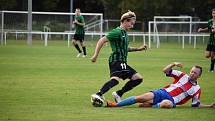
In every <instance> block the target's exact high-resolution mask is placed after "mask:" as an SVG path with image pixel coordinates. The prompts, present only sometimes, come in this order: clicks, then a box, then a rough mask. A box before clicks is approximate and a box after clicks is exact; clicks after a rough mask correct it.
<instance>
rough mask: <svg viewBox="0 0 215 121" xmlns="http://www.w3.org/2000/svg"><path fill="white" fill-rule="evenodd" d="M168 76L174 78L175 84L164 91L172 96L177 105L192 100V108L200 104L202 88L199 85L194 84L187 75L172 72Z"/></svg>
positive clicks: (175, 71) (166, 87)
mask: <svg viewBox="0 0 215 121" xmlns="http://www.w3.org/2000/svg"><path fill="white" fill-rule="evenodd" d="M166 75H167V76H170V77H173V78H174V82H173V83H172V84H170V85H167V86H165V87H164V89H165V90H166V91H167V92H168V93H169V94H170V95H171V96H172V98H173V99H174V102H175V104H176V105H181V104H184V103H186V102H187V101H188V100H189V99H191V98H192V106H196V105H197V106H198V105H199V104H200V100H199V99H200V95H201V88H200V86H199V85H198V84H197V83H192V82H191V80H190V78H189V76H188V75H187V74H185V73H183V72H181V71H177V70H171V71H170V72H169V73H168V74H166Z"/></svg>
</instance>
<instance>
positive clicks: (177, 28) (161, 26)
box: [148, 16, 207, 48]
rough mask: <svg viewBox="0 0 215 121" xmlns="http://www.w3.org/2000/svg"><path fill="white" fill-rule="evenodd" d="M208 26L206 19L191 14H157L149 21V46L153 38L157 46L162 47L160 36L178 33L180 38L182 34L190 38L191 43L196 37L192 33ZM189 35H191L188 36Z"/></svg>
mask: <svg viewBox="0 0 215 121" xmlns="http://www.w3.org/2000/svg"><path fill="white" fill-rule="evenodd" d="M202 25H204V26H205V27H206V26H207V22H206V21H200V20H199V19H197V18H193V17H191V16H155V17H154V19H153V21H149V23H148V27H149V29H148V33H149V38H148V39H149V47H151V40H153V42H154V43H156V47H157V48H159V47H160V37H165V36H164V35H166V37H167V38H168V37H170V36H171V34H172V35H176V36H177V37H178V40H179V39H182V36H183V34H184V36H186V38H189V39H188V40H189V41H188V42H189V44H191V42H192V39H195V38H194V37H193V36H192V34H197V29H198V27H200V26H202ZM188 35H189V36H188Z"/></svg>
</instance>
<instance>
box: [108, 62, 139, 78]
mask: <svg viewBox="0 0 215 121" xmlns="http://www.w3.org/2000/svg"><path fill="white" fill-rule="evenodd" d="M109 69H110V77H113V76H116V77H119V78H121V79H123V80H125V79H131V77H132V76H133V75H134V74H136V73H137V72H136V70H134V69H133V68H131V67H130V66H129V65H127V63H125V62H120V61H116V62H112V63H109Z"/></svg>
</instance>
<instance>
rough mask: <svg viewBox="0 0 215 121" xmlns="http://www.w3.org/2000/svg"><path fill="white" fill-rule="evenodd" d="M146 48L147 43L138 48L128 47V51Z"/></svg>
mask: <svg viewBox="0 0 215 121" xmlns="http://www.w3.org/2000/svg"><path fill="white" fill-rule="evenodd" d="M142 50H147V45H142V46H140V47H139V48H134V47H128V52H135V51H142Z"/></svg>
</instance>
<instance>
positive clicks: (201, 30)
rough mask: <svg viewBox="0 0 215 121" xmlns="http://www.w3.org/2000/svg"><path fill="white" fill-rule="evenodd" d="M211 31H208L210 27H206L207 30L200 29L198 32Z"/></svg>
mask: <svg viewBox="0 0 215 121" xmlns="http://www.w3.org/2000/svg"><path fill="white" fill-rule="evenodd" d="M208 31H209V30H208V27H206V28H199V29H198V32H208Z"/></svg>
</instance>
